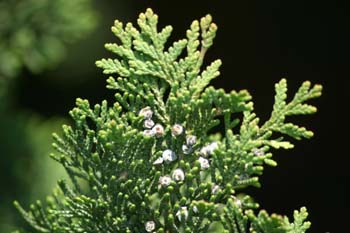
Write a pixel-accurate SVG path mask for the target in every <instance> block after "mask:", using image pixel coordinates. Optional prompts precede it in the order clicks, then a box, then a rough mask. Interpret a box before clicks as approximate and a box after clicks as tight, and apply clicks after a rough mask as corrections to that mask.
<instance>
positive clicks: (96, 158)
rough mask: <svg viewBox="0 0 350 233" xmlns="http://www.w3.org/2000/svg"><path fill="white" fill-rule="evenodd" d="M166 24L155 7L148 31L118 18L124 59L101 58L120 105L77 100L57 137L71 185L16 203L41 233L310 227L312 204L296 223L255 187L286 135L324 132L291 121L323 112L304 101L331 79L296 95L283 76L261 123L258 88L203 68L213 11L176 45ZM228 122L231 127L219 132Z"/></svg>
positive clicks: (146, 18)
mask: <svg viewBox="0 0 350 233" xmlns="http://www.w3.org/2000/svg"><path fill="white" fill-rule="evenodd" d="M157 22H158V17H157V15H155V14H154V13H153V12H152V10H151V9H148V10H147V11H146V12H145V13H142V14H140V16H139V18H138V20H137V24H138V28H139V29H137V28H136V27H134V26H133V25H132V24H131V23H128V24H126V26H125V27H124V26H123V24H122V23H121V22H119V21H115V24H114V26H113V27H112V31H113V33H114V34H115V35H116V36H117V37H118V39H119V43H118V44H116V43H111V44H106V48H107V49H108V50H109V51H111V52H113V53H114V54H115V55H116V57H115V58H113V59H102V60H100V61H97V63H96V64H97V66H98V67H100V68H102V69H103V72H104V73H105V74H111V75H117V76H115V78H113V77H110V78H108V80H107V83H108V85H107V87H108V88H109V89H112V90H115V92H116V94H115V97H116V102H115V103H114V104H113V105H108V104H107V102H106V101H103V102H102V103H101V104H97V105H95V106H94V107H90V105H89V102H88V101H87V100H82V99H77V107H76V108H74V109H73V110H72V111H71V112H70V115H71V116H72V118H73V120H74V121H75V126H74V127H71V126H63V136H62V137H58V136H57V135H54V139H55V143H54V147H55V148H56V149H57V151H58V154H57V155H52V158H53V159H55V160H57V161H58V162H59V163H61V164H62V165H63V166H64V168H65V169H66V170H67V173H68V174H69V176H70V179H71V183H72V184H71V185H68V184H67V183H66V182H65V181H59V182H58V185H59V188H60V189H59V190H57V191H56V192H54V194H53V196H51V197H49V198H48V200H47V204H46V205H42V204H41V202H39V201H38V202H36V203H35V204H33V205H31V206H30V210H29V211H25V210H24V209H23V208H22V207H20V205H19V204H18V203H16V206H17V208H18V209H19V211H20V212H21V213H22V215H23V216H24V218H25V219H26V220H27V221H28V222H29V223H30V224H31V226H32V227H33V229H34V230H36V231H37V232H234V233H241V232H267V233H271V232H305V231H306V230H307V229H308V228H309V227H310V222H307V221H305V220H306V217H307V212H306V209H305V208H301V209H300V210H299V211H295V212H294V219H293V220H290V219H288V218H287V217H283V216H279V215H275V214H273V215H269V214H268V213H267V212H266V211H264V210H261V211H260V212H259V211H258V210H255V209H257V208H258V207H259V205H258V204H257V203H256V202H255V201H254V200H253V199H252V198H251V197H249V196H248V195H246V194H244V193H243V192H244V190H245V188H247V187H249V186H256V187H259V186H260V183H259V178H258V177H259V176H260V175H261V174H262V172H263V166H264V165H265V164H266V165H269V166H276V162H275V161H274V160H273V159H272V153H271V152H270V149H272V148H273V149H279V148H284V149H290V148H292V147H293V144H292V143H291V142H289V141H287V140H285V139H284V138H283V137H281V136H278V137H276V136H274V135H275V134H274V133H278V135H287V136H289V137H292V138H295V139H301V138H310V137H311V136H312V132H310V131H308V130H307V129H305V128H304V127H300V126H297V125H295V124H293V123H289V122H286V117H287V116H292V115H304V114H311V113H314V112H316V108H315V107H314V106H311V105H308V104H305V103H304V102H305V101H307V100H309V99H312V98H315V97H319V96H320V95H321V89H322V88H321V86H320V85H315V86H311V84H310V82H304V83H303V84H302V85H301V87H300V88H299V90H298V91H297V92H296V94H295V95H294V98H292V100H291V101H290V102H287V101H286V99H287V83H286V80H285V79H282V80H281V81H280V82H279V83H277V84H276V85H275V89H276V95H275V103H274V105H273V110H272V114H271V117H270V119H268V120H267V121H266V122H263V123H260V122H259V118H258V117H257V116H256V115H255V113H254V109H253V103H252V102H251V96H250V95H249V93H248V92H247V91H245V90H243V91H239V92H236V91H231V92H230V93H226V92H225V91H224V90H222V89H215V88H214V87H212V86H208V84H209V82H210V81H211V80H212V79H214V78H216V77H217V76H219V71H218V69H219V67H220V65H221V61H220V60H216V61H214V62H212V63H211V64H210V65H209V66H208V67H206V68H205V69H202V64H203V58H204V55H205V53H206V51H207V50H208V48H209V47H210V46H211V45H212V43H213V39H214V37H215V34H216V30H217V26H216V25H215V24H214V23H212V19H211V17H210V16H209V15H207V16H206V17H204V18H202V19H201V20H200V22H199V21H194V22H193V23H192V24H191V26H190V29H189V30H187V32H186V36H187V38H186V39H182V40H179V41H177V42H175V43H173V44H172V46H170V47H169V48H165V44H166V42H167V39H168V37H169V36H170V34H171V31H172V27H171V26H166V27H165V28H163V29H162V30H160V31H158V29H157ZM179 57H181V58H179ZM240 116H243V120H242V122H240V120H239V117H240ZM220 121H222V122H220ZM220 123H222V124H223V125H224V133H223V134H220V133H219V132H213V131H215V128H214V127H215V126H217V125H218V124H220ZM234 128H235V130H234V131H233V129H234ZM235 132H237V133H235Z"/></svg>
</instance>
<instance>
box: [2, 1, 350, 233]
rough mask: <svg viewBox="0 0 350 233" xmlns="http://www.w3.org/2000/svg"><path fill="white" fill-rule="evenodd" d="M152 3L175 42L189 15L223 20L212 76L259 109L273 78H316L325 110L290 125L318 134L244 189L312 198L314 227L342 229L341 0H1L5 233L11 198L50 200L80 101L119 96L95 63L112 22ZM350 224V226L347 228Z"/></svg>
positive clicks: (293, 200)
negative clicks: (57, 146)
mask: <svg viewBox="0 0 350 233" xmlns="http://www.w3.org/2000/svg"><path fill="white" fill-rule="evenodd" d="M147 7H152V8H153V10H154V11H155V12H156V13H157V14H158V15H159V18H160V23H159V25H160V26H165V25H168V24H171V25H173V26H174V32H173V35H172V37H171V40H175V39H179V38H182V37H184V36H185V30H186V29H187V28H188V26H189V25H190V23H191V22H192V20H194V19H199V18H200V17H202V16H204V15H205V14H207V13H210V14H211V15H212V16H213V18H214V21H215V22H216V23H217V25H218V26H219V31H218V34H217V38H216V40H215V42H214V46H213V47H212V49H211V50H210V51H209V52H208V56H207V60H206V61H207V63H209V62H210V61H212V60H214V59H215V58H221V59H222V61H223V67H222V69H221V74H222V75H221V76H220V77H219V78H218V79H216V80H215V81H214V82H213V83H212V84H213V85H214V86H215V87H217V88H224V89H225V90H226V91H230V90H232V89H236V90H239V89H248V90H249V91H250V93H251V94H252V96H253V98H254V102H255V108H256V112H257V113H258V115H259V116H261V118H262V120H264V119H267V118H268V117H269V114H270V112H271V108H272V104H273V95H274V93H273V90H274V83H276V82H278V81H279V80H280V79H281V78H287V79H288V84H289V89H290V92H291V93H292V92H295V91H296V89H297V88H298V86H299V85H300V84H301V83H302V82H303V81H304V80H310V81H312V82H313V83H320V84H322V85H323V86H324V94H323V96H322V97H321V98H320V99H317V100H315V101H313V104H315V105H316V106H317V107H318V108H319V112H318V113H317V114H316V115H313V116H307V117H298V118H295V119H293V120H294V121H295V122H297V123H300V124H301V125H305V126H306V127H308V128H309V129H311V130H313V131H314V132H315V137H314V138H312V139H311V140H309V141H306V140H305V141H295V144H296V147H295V149H294V150H290V151H276V152H275V159H276V160H277V161H278V163H279V166H278V167H276V168H267V169H266V170H265V173H264V175H263V177H262V178H261V183H262V188H260V189H255V188H252V189H249V190H248V192H249V194H251V195H252V196H253V197H255V198H256V200H257V201H258V202H259V203H260V204H261V207H262V208H264V209H267V210H268V211H269V212H270V213H272V212H276V213H280V214H285V215H288V216H291V215H292V210H294V209H297V208H299V207H301V206H307V208H308V210H309V213H310V218H309V219H310V220H311V221H312V228H311V230H310V232H332V233H333V232H344V230H345V229H346V228H345V226H346V225H347V224H346V221H347V219H348V211H349V210H350V200H349V197H350V187H349V178H350V175H349V172H348V170H349V169H348V164H349V161H350V160H349V152H348V148H347V144H346V143H347V141H348V139H349V135H348V132H349V131H348V121H347V118H348V117H347V115H346V111H347V107H348V106H349V103H348V101H349V88H348V85H347V84H348V83H349V82H348V80H347V79H348V78H349V72H348V66H349V56H348V54H349V53H348V52H349V45H348V41H349V39H350V38H349V32H348V31H349V29H348V28H349V26H348V25H349V24H348V22H349V17H348V16H347V15H346V8H345V5H342V3H341V2H340V1H337V0H334V1H328V2H325V3H322V2H320V1H316V0H310V1H282V0H279V1H278V0H271V1H209V0H202V1H161V0H152V1H146V0H144V1H136V0H131V1H121V0H103V1H93V0H71V1H64V0H0V232H11V231H12V230H14V229H16V226H17V227H21V226H22V224H23V221H22V220H21V218H20V217H19V214H17V212H16V211H15V209H14V207H13V205H12V202H13V200H14V199H17V200H19V201H20V202H21V203H23V205H24V206H27V205H28V204H29V203H31V202H33V201H34V200H36V199H44V198H45V196H46V195H47V194H50V193H51V190H52V188H54V187H55V184H56V180H57V179H58V178H63V177H65V175H64V172H63V170H62V169H61V168H60V167H59V166H58V165H57V164H56V163H55V162H54V161H51V159H49V157H48V156H49V154H50V153H51V152H52V149H51V146H50V144H51V142H52V140H51V133H52V132H58V133H59V132H60V126H61V125H62V124H63V123H70V119H69V118H68V111H69V110H70V109H72V108H73V107H74V102H75V98H77V97H82V98H87V99H89V100H90V101H91V103H98V102H100V101H101V100H103V99H107V100H109V101H110V102H112V101H113V93H112V92H111V91H108V90H106V89H105V79H106V76H105V75H103V74H102V72H101V70H99V69H97V68H96V67H95V65H94V62H95V61H96V60H98V59H100V58H103V57H111V56H112V54H110V53H108V52H106V51H105V50H104V48H103V44H104V43H106V42H113V41H116V40H115V38H114V36H113V34H112V33H111V32H110V27H111V25H112V24H113V21H114V19H119V20H121V21H123V22H127V21H132V22H135V20H136V18H137V16H138V14H139V13H140V12H141V11H144V10H145V9H146V8H147ZM345 231H346V230H345Z"/></svg>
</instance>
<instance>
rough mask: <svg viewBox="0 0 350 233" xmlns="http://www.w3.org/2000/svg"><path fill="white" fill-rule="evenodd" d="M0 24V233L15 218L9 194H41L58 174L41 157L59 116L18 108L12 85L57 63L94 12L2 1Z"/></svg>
mask: <svg viewBox="0 0 350 233" xmlns="http://www.w3.org/2000/svg"><path fill="white" fill-rule="evenodd" d="M0 22H1V23H0V129H1V133H0V141H1V143H0V156H1V157H0V158H1V159H0V184H1V190H0V232H10V231H12V230H14V225H17V226H18V225H19V223H20V222H21V221H19V218H18V216H17V215H16V213H15V209H14V208H13V206H12V200H13V198H14V197H15V198H16V199H19V200H21V201H22V202H24V203H29V202H31V201H33V200H32V196H33V195H35V197H36V198H37V197H38V195H39V196H41V197H44V196H45V194H46V193H47V192H49V190H52V188H53V186H54V181H55V180H57V179H58V178H62V177H64V174H63V173H62V169H61V168H60V167H58V166H57V164H55V163H54V162H53V161H51V160H49V159H48V158H47V156H46V155H47V154H49V153H50V152H51V150H52V148H51V146H50V144H51V137H50V135H51V132H52V131H54V130H56V129H57V127H58V126H59V125H61V124H62V123H63V122H65V120H62V119H59V118H51V119H50V120H46V121H45V119H44V118H43V117H42V116H39V115H38V114H36V113H33V112H31V111H26V110H23V109H18V106H16V103H15V102H16V100H15V98H16V93H15V92H16V91H17V88H18V87H17V86H16V85H17V84H18V83H19V81H18V80H19V79H27V78H29V77H27V76H30V74H34V73H35V74H39V73H42V72H44V71H45V70H48V69H52V68H54V67H55V66H56V65H57V64H58V63H59V62H60V61H62V60H63V59H64V58H65V56H66V52H67V49H68V48H67V46H68V45H69V44H72V43H73V42H76V41H78V40H81V39H82V38H84V37H85V36H87V35H88V33H89V32H91V31H92V30H93V29H94V28H95V26H96V23H97V14H96V11H95V10H94V9H93V6H92V1H90V0H72V1H64V0H24V1H23V0H4V1H0ZM24 70H26V72H23V71H24ZM24 74H27V75H24ZM43 173H45V174H43Z"/></svg>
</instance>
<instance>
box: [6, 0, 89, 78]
mask: <svg viewBox="0 0 350 233" xmlns="http://www.w3.org/2000/svg"><path fill="white" fill-rule="evenodd" d="M95 18H96V17H95V12H94V11H93V9H92V5H91V1H90V0H72V1H65V0H26V1H22V0H7V1H1V2H0V21H1V24H0V51H1V52H0V79H4V78H9V77H10V78H11V77H14V76H16V75H17V74H18V72H19V71H20V70H21V68H22V67H26V68H28V69H29V70H31V71H32V72H40V71H42V70H43V69H45V68H48V67H51V66H53V65H55V64H57V62H58V61H60V60H61V59H62V57H63V55H64V53H65V51H66V48H65V47H66V44H67V43H68V42H72V41H75V40H77V39H79V38H81V37H83V36H84V35H86V34H87V33H88V32H89V31H91V29H92V28H93V27H94V26H95V22H96V20H95Z"/></svg>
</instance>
